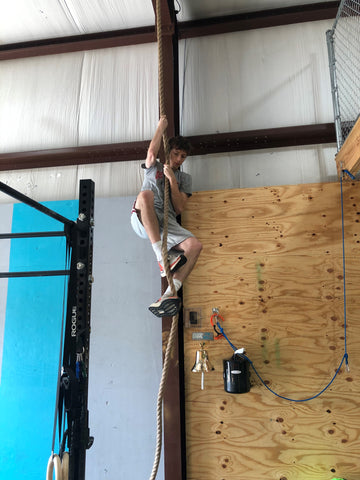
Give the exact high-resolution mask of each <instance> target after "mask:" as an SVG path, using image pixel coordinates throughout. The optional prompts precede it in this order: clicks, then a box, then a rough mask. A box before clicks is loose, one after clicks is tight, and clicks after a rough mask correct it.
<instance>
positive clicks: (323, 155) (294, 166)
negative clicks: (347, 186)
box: [183, 145, 337, 191]
mask: <svg viewBox="0 0 360 480" xmlns="http://www.w3.org/2000/svg"><path fill="white" fill-rule="evenodd" d="M335 153H336V147H335V146H322V145H318V146H308V147H299V148H296V149H294V148H282V149H277V150H272V149H265V150H252V151H249V152H239V153H231V154H222V155H218V154H217V155H207V156H198V157H189V158H188V159H187V160H186V161H185V163H184V164H183V169H184V171H186V172H187V173H190V174H191V175H192V178H193V189H194V191H202V190H221V189H226V188H255V187H264V186H272V185H295V184H298V183H313V182H331V181H335V180H336V179H337V173H336V164H335Z"/></svg>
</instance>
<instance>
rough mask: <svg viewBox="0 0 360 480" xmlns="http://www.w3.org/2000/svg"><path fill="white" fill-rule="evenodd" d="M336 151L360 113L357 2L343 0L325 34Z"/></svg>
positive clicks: (359, 1)
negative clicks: (332, 23) (330, 26)
mask: <svg viewBox="0 0 360 480" xmlns="http://www.w3.org/2000/svg"><path fill="white" fill-rule="evenodd" d="M326 38H327V47H328V54H329V67H330V78H331V88H332V96H333V106H334V118H335V129H336V138H337V149H338V151H339V150H340V148H341V146H342V145H343V143H344V142H345V139H346V137H347V136H348V135H349V133H350V131H351V129H352V127H353V126H354V124H355V122H356V120H357V119H358V117H359V114H360V0H342V1H341V2H340V5H339V9H338V13H337V15H336V19H335V22H334V25H333V28H332V29H331V30H328V31H327V32H326Z"/></svg>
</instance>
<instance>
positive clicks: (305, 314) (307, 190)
mask: <svg viewBox="0 0 360 480" xmlns="http://www.w3.org/2000/svg"><path fill="white" fill-rule="evenodd" d="M343 190H344V194H343V198H344V213H345V249H346V269H345V273H346V292H347V301H346V303H347V350H348V354H349V366H350V371H349V372H347V371H346V369H345V368H344V366H342V368H341V369H340V372H339V374H338V375H337V376H336V378H335V380H334V382H333V383H332V384H331V386H330V388H329V389H327V390H326V391H325V392H324V393H322V394H321V395H320V396H319V397H317V398H315V399H313V400H310V401H306V402H293V401H289V400H284V399H282V398H280V397H277V396H275V395H274V394H273V393H271V392H270V391H269V390H267V389H266V387H265V386H264V385H263V384H262V383H261V381H260V380H259V378H258V377H256V375H255V374H254V372H253V371H251V390H250V392H249V393H245V394H240V395H234V394H229V393H226V392H225V391H224V384H223V366H222V361H223V359H226V358H230V357H231V356H232V353H233V350H232V349H231V347H230V346H229V345H228V343H227V342H226V340H224V339H220V340H214V341H212V342H207V343H206V345H205V348H206V349H207V351H208V354H209V358H210V360H211V362H212V364H213V366H214V368H215V370H214V371H213V372H210V373H208V374H206V375H205V389H204V390H201V389H200V374H195V373H191V368H192V366H193V364H194V360H195V352H196V350H197V349H198V348H199V344H198V342H196V341H193V340H192V333H193V332H196V331H202V332H211V331H212V327H211V325H210V316H211V314H212V308H215V307H216V308H218V309H219V311H220V314H221V315H222V316H223V317H224V319H225V322H224V324H223V326H224V329H225V332H226V333H227V335H228V336H229V338H230V339H231V341H232V342H233V343H234V344H235V345H236V346H237V347H245V348H246V352H247V355H248V357H249V358H250V359H251V361H252V362H253V364H254V366H255V367H256V369H257V370H258V372H259V374H260V375H261V377H262V378H263V380H264V382H265V383H266V384H267V385H268V387H269V388H271V389H272V390H274V391H275V392H276V393H278V394H279V395H281V396H284V397H287V398H292V399H295V400H302V399H305V398H308V397H312V396H314V395H316V394H317V393H319V392H320V391H321V390H322V389H323V388H324V387H325V386H326V385H327V384H328V383H329V382H330V380H331V379H332V377H333V376H334V374H335V372H336V370H337V368H338V367H339V365H340V363H341V360H342V358H343V355H344V301H343V285H344V280H343V251H342V233H341V194H340V185H339V183H329V184H311V185H298V186H281V187H271V188H270V187H269V188H256V189H240V190H223V191H212V192H200V193H195V194H194V195H193V197H192V198H191V200H190V201H189V206H188V208H187V211H186V213H185V214H184V215H183V218H182V223H183V225H184V226H185V227H186V228H189V229H190V230H191V231H192V232H193V233H194V234H195V235H196V236H197V237H198V238H199V239H200V240H201V241H202V243H203V245H204V250H203V252H202V254H201V257H200V259H199V261H198V264H197V266H196V268H195V270H194V271H193V272H192V274H191V276H190V277H189V279H188V280H187V282H186V285H185V287H184V306H185V308H186V309H201V312H202V319H201V321H202V324H201V327H200V328H192V327H185V332H184V334H185V337H184V338H185V389H186V392H185V395H186V405H185V409H186V410H185V411H186V444H187V480H260V479H265V480H330V479H332V478H334V477H344V478H346V479H347V480H359V479H360V436H359V434H360V413H359V412H360V408H359V407H360V395H359V394H360V385H359V367H360V348H359V341H360V320H359V316H360V295H359V285H360V261H359V260H360V192H359V185H358V183H344V185H343Z"/></svg>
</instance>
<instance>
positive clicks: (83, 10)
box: [0, 0, 155, 44]
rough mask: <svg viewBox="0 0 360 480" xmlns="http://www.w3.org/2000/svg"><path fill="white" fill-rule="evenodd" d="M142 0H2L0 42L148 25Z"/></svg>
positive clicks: (150, 16) (148, 7)
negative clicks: (6, 0) (4, 0)
mask: <svg viewBox="0 0 360 480" xmlns="http://www.w3.org/2000/svg"><path fill="white" fill-rule="evenodd" d="M154 18H155V15H154V9H153V7H152V4H151V2H144V1H143V0H131V1H130V2H129V1H127V0H124V1H121V0H97V1H94V0H56V1H53V0H46V1H41V0H11V1H8V2H2V5H1V16H0V32H1V33H0V40H1V42H0V43H2V44H6V43H14V42H23V41H29V40H37V39H41V38H54V37H63V36H67V35H79V34H83V33H93V32H101V31H107V30H120V29H124V28H132V27H139V26H144V25H152V24H153V23H154V21H155V20H154Z"/></svg>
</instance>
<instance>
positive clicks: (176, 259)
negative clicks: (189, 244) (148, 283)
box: [159, 253, 187, 277]
mask: <svg viewBox="0 0 360 480" xmlns="http://www.w3.org/2000/svg"><path fill="white" fill-rule="evenodd" d="M168 259H169V265H170V272H171V273H174V272H176V270H178V269H179V268H180V267H182V266H183V265H184V264H185V263H186V261H187V258H186V257H185V255H183V254H181V253H176V254H174V253H169V254H168ZM159 267H160V275H161V276H162V277H166V272H165V268H164V265H163V261H162V260H160V261H159Z"/></svg>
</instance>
